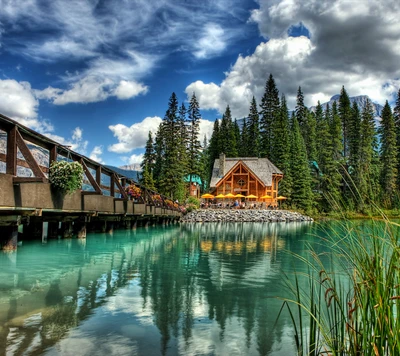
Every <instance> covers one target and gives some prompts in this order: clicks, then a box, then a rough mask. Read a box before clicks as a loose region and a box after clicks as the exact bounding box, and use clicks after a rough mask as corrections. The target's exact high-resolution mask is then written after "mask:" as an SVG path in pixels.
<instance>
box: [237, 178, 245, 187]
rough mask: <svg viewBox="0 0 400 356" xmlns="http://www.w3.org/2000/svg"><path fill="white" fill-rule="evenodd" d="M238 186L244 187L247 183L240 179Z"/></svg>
mask: <svg viewBox="0 0 400 356" xmlns="http://www.w3.org/2000/svg"><path fill="white" fill-rule="evenodd" d="M237 184H238V185H239V186H240V187H243V186H244V185H246V181H245V180H244V179H242V178H240V179H239V180H238V181H237Z"/></svg>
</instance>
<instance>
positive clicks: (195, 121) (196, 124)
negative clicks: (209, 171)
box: [188, 93, 201, 185]
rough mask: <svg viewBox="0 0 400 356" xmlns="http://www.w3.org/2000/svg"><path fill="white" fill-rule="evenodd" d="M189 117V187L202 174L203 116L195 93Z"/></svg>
mask: <svg viewBox="0 0 400 356" xmlns="http://www.w3.org/2000/svg"><path fill="white" fill-rule="evenodd" d="M188 116H189V125H188V137H189V139H188V173H189V185H191V184H192V177H193V175H195V174H197V175H199V173H200V155H201V144H200V140H199V135H200V120H201V114H200V108H199V103H198V101H197V98H196V95H195V94H194V93H193V95H192V97H191V99H190V104H189V110H188Z"/></svg>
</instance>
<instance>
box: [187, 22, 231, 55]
mask: <svg viewBox="0 0 400 356" xmlns="http://www.w3.org/2000/svg"><path fill="white" fill-rule="evenodd" d="M226 37H227V35H226V33H225V31H224V29H223V28H222V27H221V26H219V25H217V24H214V23H209V24H207V25H206V26H205V27H204V30H203V34H202V37H201V38H200V39H199V41H198V42H196V44H195V51H194V53H193V54H194V55H195V57H197V58H202V59H204V58H209V57H212V56H215V55H217V54H220V53H221V52H223V51H224V50H225V48H226V40H227V38H226Z"/></svg>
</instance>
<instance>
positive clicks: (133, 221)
mask: <svg viewBox="0 0 400 356" xmlns="http://www.w3.org/2000/svg"><path fill="white" fill-rule="evenodd" d="M136 228H137V219H133V220H131V230H136Z"/></svg>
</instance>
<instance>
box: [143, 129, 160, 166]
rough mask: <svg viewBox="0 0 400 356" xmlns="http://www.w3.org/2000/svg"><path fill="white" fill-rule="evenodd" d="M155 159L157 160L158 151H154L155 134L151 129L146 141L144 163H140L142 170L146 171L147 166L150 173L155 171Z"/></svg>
mask: <svg viewBox="0 0 400 356" xmlns="http://www.w3.org/2000/svg"><path fill="white" fill-rule="evenodd" d="M155 161H156V153H155V151H154V144H153V136H152V134H151V131H149V137H148V139H147V141H146V147H145V151H144V154H143V160H142V163H141V164H140V167H141V168H142V171H144V170H145V168H147V170H148V172H149V173H153V169H154V164H155Z"/></svg>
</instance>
